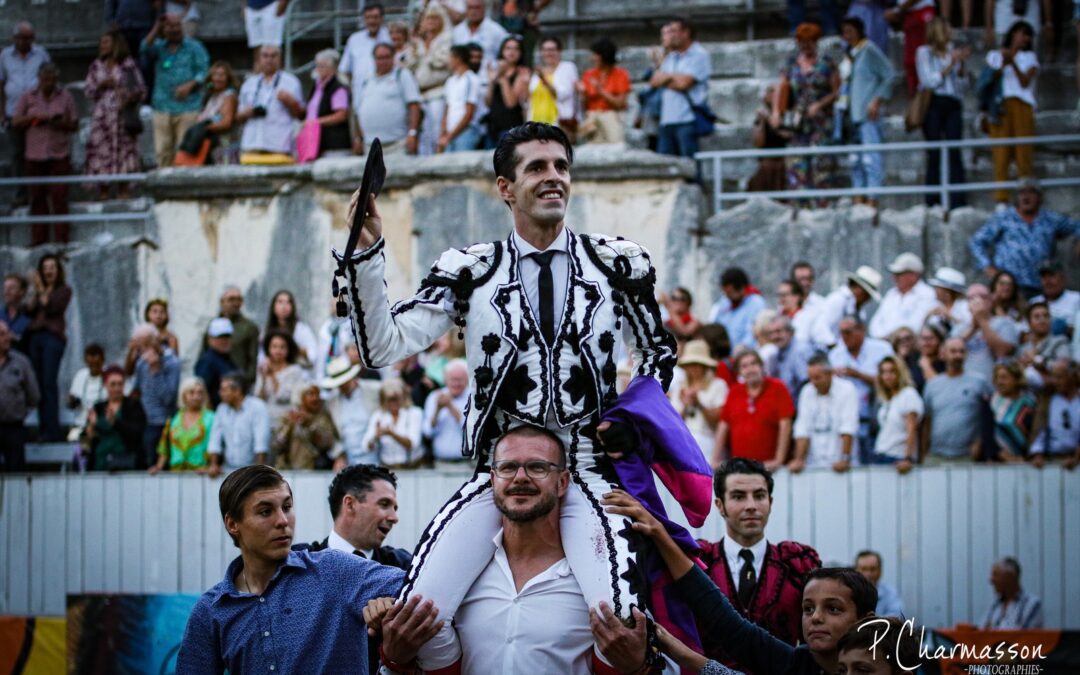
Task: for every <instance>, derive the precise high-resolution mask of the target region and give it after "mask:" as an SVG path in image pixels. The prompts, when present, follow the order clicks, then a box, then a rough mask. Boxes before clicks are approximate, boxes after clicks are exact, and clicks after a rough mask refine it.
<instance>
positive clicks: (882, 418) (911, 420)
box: [869, 356, 923, 616]
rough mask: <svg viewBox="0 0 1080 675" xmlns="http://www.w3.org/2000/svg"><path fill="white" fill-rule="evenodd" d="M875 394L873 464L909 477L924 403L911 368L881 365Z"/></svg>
mask: <svg viewBox="0 0 1080 675" xmlns="http://www.w3.org/2000/svg"><path fill="white" fill-rule="evenodd" d="M874 390H875V392H876V394H877V399H878V407H877V425H878V432H877V438H876V439H875V441H874V452H873V454H872V455H871V457H870V462H869V463H870V464H892V465H894V466H896V470H897V472H898V473H901V474H905V473H907V472H908V471H911V467H912V466H913V465H914V464H915V462H917V461H918V460H919V420H920V419H922V416H923V402H922V399H921V398H919V393H918V392H917V391H915V387H914V386H912V383H911V374H910V373H909V372H908V369H907V366H906V365H904V362H903V360H901V359H900V358H898V357H896V356H886V357H885V358H883V359H881V361H880V362H879V363H878V367H877V379H876V381H875V382H874ZM880 562H881V561H880V560H879V561H878V563H879V564H880ZM871 581H874V580H873V579H871ZM889 616H895V614H890V615H889Z"/></svg>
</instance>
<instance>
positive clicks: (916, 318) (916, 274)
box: [870, 253, 938, 339]
mask: <svg viewBox="0 0 1080 675" xmlns="http://www.w3.org/2000/svg"><path fill="white" fill-rule="evenodd" d="M888 269H889V273H890V274H892V275H893V284H894V286H893V288H890V289H889V290H888V291H887V292H886V293H885V297H884V298H882V299H881V304H880V305H879V306H878V309H877V311H876V312H874V318H873V319H871V320H870V336H871V337H875V338H878V339H884V338H886V337H888V336H889V334H890V333H892V332H893V331H895V330H896V329H897V328H899V327H901V326H907V327H908V328H910V329H911V330H919V329H920V328H922V325H923V322H924V321H926V317H927V315H929V314H930V310H932V309H933V308H934V307H936V306H937V304H938V301H937V297H936V296H935V295H934V289H932V288H930V287H929V286H927V285H926V282H925V281H923V280H922V275H923V262H922V259H921V258H919V256H917V255H915V254H914V253H901V254H900V255H898V256H896V259H895V260H893V262H892V264H891V265H889V268H888Z"/></svg>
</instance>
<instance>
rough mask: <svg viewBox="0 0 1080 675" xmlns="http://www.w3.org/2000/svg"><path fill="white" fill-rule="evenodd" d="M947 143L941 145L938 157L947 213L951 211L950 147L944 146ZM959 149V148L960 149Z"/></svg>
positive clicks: (943, 204)
mask: <svg viewBox="0 0 1080 675" xmlns="http://www.w3.org/2000/svg"><path fill="white" fill-rule="evenodd" d="M944 146H945V143H944V142H943V143H942V145H941V150H940V151H939V154H940V155H941V156H940V157H939V158H938V163H939V165H940V166H941V171H940V173H941V205H942V206H943V207H945V213H948V212H949V195H950V194H951V193H950V192H949V182H950V181H949V152H950V149H949V148H947V147H944ZM958 150H959V149H958Z"/></svg>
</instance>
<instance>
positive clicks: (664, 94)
mask: <svg viewBox="0 0 1080 675" xmlns="http://www.w3.org/2000/svg"><path fill="white" fill-rule="evenodd" d="M668 30H669V31H670V33H669V34H668V46H669V47H670V51H669V52H668V54H667V56H665V57H664V61H663V63H662V64H661V65H660V68H659V69H657V70H656V71H655V72H654V73H653V75H652V77H651V78H649V86H650V87H654V88H656V89H659V90H660V130H659V133H660V137H659V139H658V140H657V146H656V151H657V152H659V153H660V154H662V155H677V156H679V157H693V156H694V155H695V154H697V151H698V138H697V132H696V131H695V130H694V109H693V106H700V105H705V104H706V102H707V100H708V96H709V78H710V77H712V61H710V59H709V53H708V52H707V51H705V48H704V47H702V46H701V43H699V42H696V41H695V40H694V29H693V27H691V26H690V23H689V22H688V21H687V20H686V19H675V20H674V21H671V22H670V23H668ZM774 126H779V125H774Z"/></svg>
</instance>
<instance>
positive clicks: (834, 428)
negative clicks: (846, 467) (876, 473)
mask: <svg viewBox="0 0 1080 675" xmlns="http://www.w3.org/2000/svg"><path fill="white" fill-rule="evenodd" d="M858 433H859V394H858V392H857V391H855V385H853V384H852V383H850V382H848V381H847V380H845V379H843V378H840V377H836V376H835V375H834V376H833V378H832V385H831V386H830V387H829V393H827V394H819V393H818V390H817V388H816V387H815V386H814V385H813V384H812V383H810V382H807V383H806V384H805V385H803V388H802V391H801V392H799V415H798V417H796V418H795V438H797V439H798V438H807V439H810V447H809V449H808V450H807V451H806V466H807V467H827V466H832V465H833V464H834V463H835V462H838V461H839V460H841V459H844V457H843V453H842V452H841V450H842V447H843V446H842V445H841V442H840V437H841V436H842V435H845V434H846V435H848V436H851V437H852V439H854V437H855V436H857V435H858ZM850 460H851V463H852V465H855V464H858V453H857V452H855V443H854V440H853V441H852V452H851V457H850Z"/></svg>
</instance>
